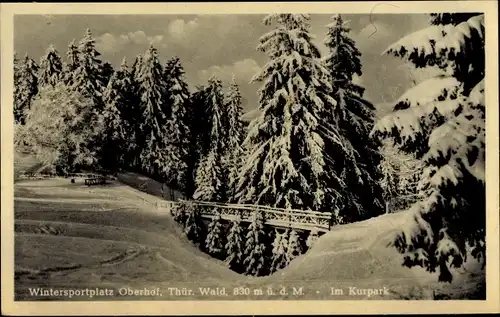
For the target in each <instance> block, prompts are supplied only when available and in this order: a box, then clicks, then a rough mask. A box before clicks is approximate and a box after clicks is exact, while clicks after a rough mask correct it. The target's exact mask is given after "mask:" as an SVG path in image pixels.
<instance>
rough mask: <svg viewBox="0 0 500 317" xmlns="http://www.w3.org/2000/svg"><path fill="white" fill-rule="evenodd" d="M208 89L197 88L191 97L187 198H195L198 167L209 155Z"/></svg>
mask: <svg viewBox="0 0 500 317" xmlns="http://www.w3.org/2000/svg"><path fill="white" fill-rule="evenodd" d="M207 96H208V94H207V88H206V87H203V86H198V87H196V91H195V92H194V93H193V94H192V95H191V98H190V101H189V105H190V112H189V131H190V136H191V138H190V145H189V159H188V164H187V172H186V188H185V194H186V197H193V195H194V193H195V191H196V175H197V170H198V166H199V165H200V162H201V160H202V158H203V157H205V156H206V155H207V154H208V151H209V145H210V133H209V132H210V129H209V126H210V122H209V120H208V110H207V105H208V102H207Z"/></svg>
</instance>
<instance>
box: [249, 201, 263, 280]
mask: <svg viewBox="0 0 500 317" xmlns="http://www.w3.org/2000/svg"><path fill="white" fill-rule="evenodd" d="M267 242H268V241H267V235H266V233H265V231H264V215H263V213H262V211H260V210H256V211H255V212H254V215H253V219H252V222H251V223H250V226H249V227H248V231H247V236H246V242H245V252H244V257H245V258H244V260H243V266H244V268H245V274H247V275H255V276H259V275H263V274H265V273H266V271H265V269H266V262H267V261H266V258H265V253H266V245H267Z"/></svg>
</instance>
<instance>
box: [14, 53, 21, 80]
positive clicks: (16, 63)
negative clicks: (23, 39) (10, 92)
mask: <svg viewBox="0 0 500 317" xmlns="http://www.w3.org/2000/svg"><path fill="white" fill-rule="evenodd" d="M13 63H14V89H15V88H17V83H18V82H19V77H20V70H21V65H20V62H19V58H18V57H17V53H16V52H14V61H13Z"/></svg>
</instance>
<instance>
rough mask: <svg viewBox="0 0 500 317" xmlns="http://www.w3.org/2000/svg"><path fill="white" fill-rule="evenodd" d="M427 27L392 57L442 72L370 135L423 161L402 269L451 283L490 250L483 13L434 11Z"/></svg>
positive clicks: (400, 240)
mask: <svg viewBox="0 0 500 317" xmlns="http://www.w3.org/2000/svg"><path fill="white" fill-rule="evenodd" d="M430 24H431V25H430V26H429V27H427V28H425V29H423V30H421V31H418V32H415V33H413V34H410V35H408V36H406V37H404V38H402V39H401V40H400V41H398V42H397V43H395V44H393V45H391V46H390V47H389V48H388V49H387V53H389V54H393V55H395V56H399V57H401V58H406V59H407V60H408V61H410V62H412V63H413V64H415V66H416V67H435V68H437V69H439V70H441V74H440V75H438V76H435V77H433V78H430V79H428V80H425V81H423V82H421V83H419V84H417V85H416V86H415V87H413V88H410V89H409V90H408V91H407V92H406V93H404V94H403V95H402V96H401V97H400V98H399V99H398V101H397V102H396V104H395V107H394V109H395V111H394V112H393V113H391V114H389V115H387V116H385V117H383V118H382V119H381V120H380V121H379V122H378V123H377V124H376V126H375V128H374V130H373V132H372V133H373V135H374V136H376V137H379V138H392V139H393V140H394V141H395V142H396V143H397V144H399V145H400V146H401V148H402V149H403V150H404V151H406V152H409V153H413V154H414V155H415V156H416V158H417V159H422V160H423V165H424V166H423V172H422V177H421V178H420V183H419V186H420V189H421V191H422V193H423V195H424V199H423V200H422V201H421V202H417V203H416V204H414V205H413V206H412V207H411V209H410V212H411V217H410V218H409V220H408V223H407V225H406V226H405V227H404V228H403V230H402V231H401V233H400V234H399V235H398V237H397V239H396V241H395V246H396V247H397V248H398V250H399V251H400V252H401V253H404V254H405V261H404V264H405V265H406V266H409V267H412V266H416V265H418V266H422V267H424V268H426V269H427V270H428V271H430V272H434V271H436V270H438V271H439V280H440V281H451V280H452V274H451V272H450V268H451V267H460V266H461V265H462V264H463V262H464V261H465V260H466V258H467V256H468V254H469V252H470V253H471V254H472V256H474V257H475V258H477V259H482V260H483V261H484V256H485V250H486V249H485V248H486V246H485V216H486V210H485V165H484V164H485V102H484V70H485V64H484V63H485V52H484V36H485V28H484V15H483V14H479V13H477V14H475V13H456V14H449V13H446V14H432V15H431V18H430ZM493 106H497V105H493ZM483 263H485V262H483Z"/></svg>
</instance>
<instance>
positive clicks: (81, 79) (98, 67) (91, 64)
mask: <svg viewBox="0 0 500 317" xmlns="http://www.w3.org/2000/svg"><path fill="white" fill-rule="evenodd" d="M78 52H79V55H78V64H77V67H76V68H75V69H74V71H73V79H72V84H71V87H72V88H73V89H75V90H77V91H78V92H80V93H82V94H83V95H84V96H87V97H89V98H91V99H92V101H93V102H94V108H95V111H97V112H100V111H102V109H103V106H104V103H103V99H102V94H103V92H104V88H105V83H104V78H103V72H102V71H103V68H102V62H101V60H100V59H99V56H100V55H101V54H100V53H99V52H98V51H97V49H96V48H95V40H94V38H93V36H92V32H91V31H90V30H89V29H87V30H86V32H85V36H84V37H83V39H82V40H81V41H80V43H79V46H78ZM71 54H73V52H71Z"/></svg>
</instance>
